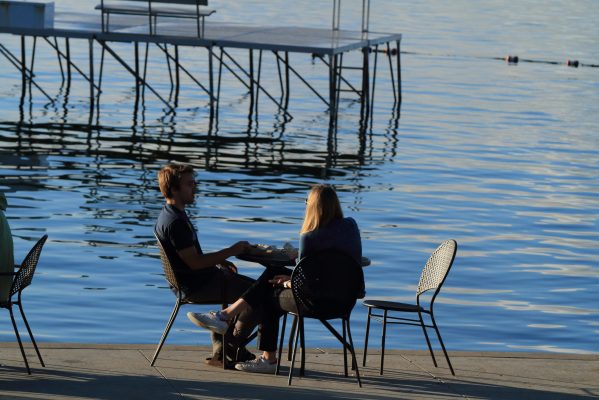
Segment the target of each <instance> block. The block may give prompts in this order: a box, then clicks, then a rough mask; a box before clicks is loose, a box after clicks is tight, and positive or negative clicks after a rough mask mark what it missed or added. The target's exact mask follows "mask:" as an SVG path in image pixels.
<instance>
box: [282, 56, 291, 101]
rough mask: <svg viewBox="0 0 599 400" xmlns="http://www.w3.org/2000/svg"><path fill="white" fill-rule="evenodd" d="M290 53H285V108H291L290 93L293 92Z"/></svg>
mask: <svg viewBox="0 0 599 400" xmlns="http://www.w3.org/2000/svg"><path fill="white" fill-rule="evenodd" d="M289 79H290V78H289V52H288V51H286V52H285V102H284V103H283V104H284V108H285V110H287V108H289V93H290V92H291V85H290V83H289Z"/></svg>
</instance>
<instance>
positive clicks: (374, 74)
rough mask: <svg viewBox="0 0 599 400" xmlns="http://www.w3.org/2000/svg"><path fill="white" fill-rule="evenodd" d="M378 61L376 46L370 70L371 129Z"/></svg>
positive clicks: (377, 47) (377, 48)
mask: <svg viewBox="0 0 599 400" xmlns="http://www.w3.org/2000/svg"><path fill="white" fill-rule="evenodd" d="M378 60H379V46H378V45H377V46H376V47H375V50H374V66H373V68H372V90H371V91H370V104H369V106H368V107H369V111H368V112H369V113H370V121H369V122H370V127H371V128H372V119H373V114H374V92H375V89H376V74H377V69H378Z"/></svg>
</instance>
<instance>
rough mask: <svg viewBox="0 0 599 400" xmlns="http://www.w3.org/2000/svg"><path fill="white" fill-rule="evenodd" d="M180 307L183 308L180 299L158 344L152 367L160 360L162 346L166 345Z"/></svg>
mask: <svg viewBox="0 0 599 400" xmlns="http://www.w3.org/2000/svg"><path fill="white" fill-rule="evenodd" d="M180 307H181V301H180V300H179V299H177V302H176V303H175V308H173V312H172V313H171V317H170V319H169V320H168V323H167V324H166V328H164V332H163V333H162V337H161V338H160V343H158V347H157V348H156V351H155V352H154V357H152V362H151V363H150V365H151V366H152V367H153V366H154V363H155V362H156V358H158V354H159V353H160V350H162V345H164V341H165V340H166V337H167V336H168V333H169V332H170V330H171V327H172V326H173V322H175V318H177V314H178V313H179V308H180Z"/></svg>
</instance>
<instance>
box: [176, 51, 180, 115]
mask: <svg viewBox="0 0 599 400" xmlns="http://www.w3.org/2000/svg"><path fill="white" fill-rule="evenodd" d="M180 71H181V64H179V46H178V45H175V107H177V106H178V105H179V88H180V87H181V75H180Z"/></svg>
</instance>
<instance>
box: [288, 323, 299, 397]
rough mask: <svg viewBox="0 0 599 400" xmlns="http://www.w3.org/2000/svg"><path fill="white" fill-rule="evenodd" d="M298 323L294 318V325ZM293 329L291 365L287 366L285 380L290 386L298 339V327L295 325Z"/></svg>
mask: <svg viewBox="0 0 599 400" xmlns="http://www.w3.org/2000/svg"><path fill="white" fill-rule="evenodd" d="M297 323H299V320H298V319H297V318H296V319H294V324H293V325H294V326H295V325H296V324H297ZM294 331H295V335H294V337H295V338H294V345H293V354H292V356H291V367H289V379H288V380H287V385H289V386H291V378H292V377H293V367H294V366H295V354H296V353H297V341H298V339H299V329H298V327H295V329H294Z"/></svg>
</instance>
